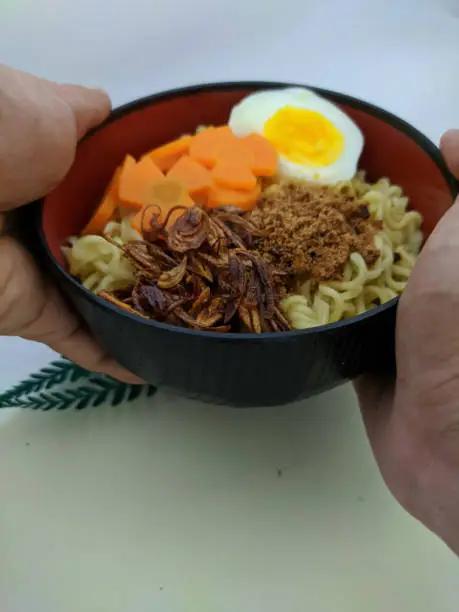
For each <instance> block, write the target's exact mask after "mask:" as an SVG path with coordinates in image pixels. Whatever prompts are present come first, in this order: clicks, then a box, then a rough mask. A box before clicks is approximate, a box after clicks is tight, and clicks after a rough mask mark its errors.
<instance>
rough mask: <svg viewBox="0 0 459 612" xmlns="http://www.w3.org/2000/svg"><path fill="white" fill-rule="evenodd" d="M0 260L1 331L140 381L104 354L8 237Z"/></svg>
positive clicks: (1, 247) (91, 366)
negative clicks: (42, 344)
mask: <svg viewBox="0 0 459 612" xmlns="http://www.w3.org/2000/svg"><path fill="white" fill-rule="evenodd" d="M0 262H1V266H0V335H15V336H21V337H23V338H26V339H28V340H34V341H37V342H42V343H44V344H47V345H48V346H50V347H51V348H52V349H54V350H55V351H57V352H59V353H61V354H62V355H64V356H66V357H68V358H69V359H71V360H72V361H75V363H78V364H79V365H81V366H82V367H84V368H87V369H88V370H93V371H96V372H103V373H106V374H109V375H110V376H113V377H114V378H118V379H119V380H122V381H124V382H130V383H141V382H142V381H140V380H139V379H138V378H137V377H136V376H134V375H133V374H131V373H129V372H127V371H126V370H125V369H124V368H122V367H121V366H119V365H118V364H117V363H116V362H115V361H114V360H113V359H110V358H108V357H107V355H106V354H105V353H104V351H103V350H102V349H101V348H100V347H99V345H98V344H97V343H96V342H95V340H94V339H93V338H92V337H91V336H90V335H89V334H88V333H87V332H86V331H85V330H84V329H83V328H82V326H81V324H80V323H79V321H78V320H77V318H76V317H75V316H74V315H73V314H72V312H71V311H70V310H69V309H68V308H67V305H66V303H65V301H64V300H63V298H62V297H61V296H60V294H59V293H58V291H57V290H56V289H55V288H54V287H52V286H50V285H48V284H47V283H46V282H45V281H44V280H43V279H42V278H41V276H40V274H39V272H38V270H37V269H36V267H35V265H34V262H33V260H32V258H31V257H30V255H29V254H28V253H27V252H26V251H25V250H24V249H23V248H22V247H21V246H20V244H19V243H17V242H16V241H15V240H13V239H12V238H9V237H5V238H1V239H0Z"/></svg>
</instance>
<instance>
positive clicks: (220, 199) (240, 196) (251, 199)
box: [208, 183, 261, 210]
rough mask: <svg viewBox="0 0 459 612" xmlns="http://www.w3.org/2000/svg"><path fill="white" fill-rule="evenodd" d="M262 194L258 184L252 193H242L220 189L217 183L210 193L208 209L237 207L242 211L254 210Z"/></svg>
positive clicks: (235, 190)
mask: <svg viewBox="0 0 459 612" xmlns="http://www.w3.org/2000/svg"><path fill="white" fill-rule="evenodd" d="M260 193H261V187H260V185H258V184H257V185H255V187H254V188H253V189H251V190H250V191H242V190H240V189H239V190H238V189H227V188H225V187H220V186H219V185H217V184H216V183H215V184H214V185H212V187H211V188H210V191H209V201H208V207H209V208H217V207H218V206H237V207H238V208H241V209H242V210H252V209H253V208H255V206H256V204H257V200H258V198H259V196H260Z"/></svg>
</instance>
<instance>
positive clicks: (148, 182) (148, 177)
mask: <svg viewBox="0 0 459 612" xmlns="http://www.w3.org/2000/svg"><path fill="white" fill-rule="evenodd" d="M165 178H166V177H165V176H164V174H163V173H162V172H161V170H160V169H159V168H158V166H157V165H156V164H155V163H154V162H153V161H152V160H151V159H150V158H149V157H142V159H141V160H140V161H138V162H137V163H136V164H134V165H132V163H131V162H129V163H127V162H126V163H125V165H124V167H123V169H122V171H121V176H120V182H119V187H118V197H119V199H120V203H121V205H122V207H123V208H124V209H130V210H140V209H141V208H143V207H144V206H148V205H149V204H151V203H152V201H151V186H152V183H157V182H158V181H164V180H165Z"/></svg>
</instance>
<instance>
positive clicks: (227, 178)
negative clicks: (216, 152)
mask: <svg viewBox="0 0 459 612" xmlns="http://www.w3.org/2000/svg"><path fill="white" fill-rule="evenodd" d="M212 178H213V179H214V181H215V182H216V183H218V184H219V185H221V186H222V187H228V188H230V189H245V190H250V189H253V188H254V187H255V186H256V184H257V179H256V178H255V175H254V173H253V172H252V170H251V169H250V167H249V166H246V165H244V164H237V163H225V162H220V161H218V162H217V164H216V166H215V168H213V170H212Z"/></svg>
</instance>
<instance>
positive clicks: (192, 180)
mask: <svg viewBox="0 0 459 612" xmlns="http://www.w3.org/2000/svg"><path fill="white" fill-rule="evenodd" d="M167 177H168V178H171V179H174V180H176V181H179V182H181V183H182V184H183V185H184V186H185V187H186V188H187V190H188V193H189V194H190V196H191V197H192V198H193V200H195V201H198V202H200V203H204V202H206V201H207V194H208V192H209V188H210V186H211V184H212V177H211V174H210V172H209V170H208V169H207V168H205V167H204V166H202V165H201V164H200V163H198V162H197V161H195V160H194V159H191V157H189V156H188V155H184V156H183V157H181V158H180V159H179V160H178V161H177V162H176V163H175V164H174V165H173V166H172V168H171V169H170V170H169V172H168V173H167Z"/></svg>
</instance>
